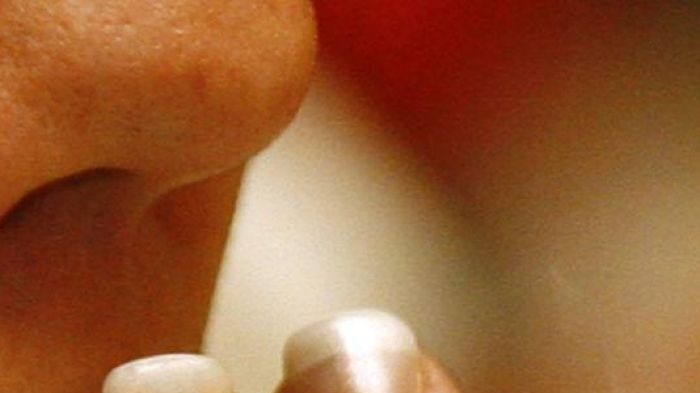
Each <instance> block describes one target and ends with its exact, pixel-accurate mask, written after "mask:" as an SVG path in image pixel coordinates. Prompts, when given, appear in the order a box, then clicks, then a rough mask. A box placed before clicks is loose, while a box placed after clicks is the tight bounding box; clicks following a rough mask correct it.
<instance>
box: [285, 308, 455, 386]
mask: <svg viewBox="0 0 700 393" xmlns="http://www.w3.org/2000/svg"><path fill="white" fill-rule="evenodd" d="M426 372H428V373H429V374H426ZM284 374H285V380H284V382H283V383H282V384H281V385H280V387H279V389H278V391H277V393H457V392H458V391H457V390H441V389H442V386H443V382H444V381H445V380H446V378H445V377H444V376H443V374H442V371H441V369H440V367H438V366H436V363H434V362H431V363H427V360H425V359H424V358H423V356H422V355H421V353H420V350H419V349H418V345H417V344H416V339H415V336H414V334H413V332H412V331H411V329H410V328H409V327H408V326H407V325H406V324H405V323H404V322H402V321H401V320H400V319H398V318H396V317H395V316H393V315H391V314H387V313H384V312H380V311H373V310H363V311H355V312H349V313H344V314H340V315H338V316H336V317H334V318H331V319H328V320H325V321H322V322H319V323H316V324H314V325H311V326H309V327H307V328H305V329H302V330H301V331H300V332H299V333H297V334H295V335H294V336H292V337H291V338H290V339H289V341H288V342H287V345H286V347H285V351H284ZM427 388H429V390H427Z"/></svg>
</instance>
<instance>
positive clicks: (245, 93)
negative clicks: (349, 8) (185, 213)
mask: <svg viewBox="0 0 700 393" xmlns="http://www.w3.org/2000/svg"><path fill="white" fill-rule="evenodd" d="M156 3H159V2H144V3H139V5H137V6H134V5H133V4H132V2H122V1H114V2H109V6H107V5H106V3H105V4H104V5H103V4H102V3H100V4H98V5H95V4H92V5H90V6H81V5H80V4H81V2H70V3H68V2H61V1H59V2H55V4H54V3H52V4H53V5H47V6H46V7H38V6H35V5H32V4H29V5H27V7H23V8H21V9H20V8H18V7H16V6H13V4H14V3H9V4H8V5H7V6H3V7H2V8H0V20H2V21H4V22H7V23H3V24H2V25H0V124H1V126H0V157H2V160H3V162H4V163H6V167H5V168H2V169H0V181H2V182H3V184H6V185H8V186H7V187H5V190H3V191H2V192H0V212H1V211H3V210H2V209H3V208H6V207H7V206H9V205H12V203H13V202H16V201H17V200H18V199H19V198H20V197H21V196H22V195H23V194H25V193H26V192H27V191H28V190H31V189H35V188H37V187H40V186H41V185H43V184H46V183H48V182H51V181H54V180H56V179H60V178H63V177H67V176H70V175H72V174H75V173H79V172H82V171H86V170H91V169H96V168H114V169H119V170H124V171H127V172H131V173H134V174H137V175H139V176H142V177H144V178H146V179H147V180H148V183H153V184H159V185H163V184H167V185H170V186H173V185H176V184H182V183H183V182H191V181H196V180H201V179H203V178H205V177H208V176H210V175H213V174H216V173H219V172H222V171H224V170H226V169H229V168H233V167H236V166H240V165H241V164H242V163H243V162H244V161H245V160H246V159H247V158H249V157H250V156H251V155H252V154H254V153H256V152H257V151H259V150H260V149H261V148H262V147H264V146H265V145H266V144H268V143H269V142H270V141H271V140H272V139H273V138H274V137H275V136H276V135H277V134H278V133H279V131H280V130H281V129H282V128H283V127H284V126H285V125H286V124H287V123H288V122H289V121H290V120H291V118H292V116H293V115H294V113H295V112H296V110H297V108H298V106H299V104H300V101H301V98H302V96H303V93H304V92H305V89H306V85H307V83H308V79H309V76H310V72H311V67H312V63H313V57H314V51H315V40H314V26H313V22H312V17H311V11H310V7H309V4H308V3H307V2H306V1H304V0H300V1H292V2H286V3H284V4H285V5H284V7H249V6H246V5H245V3H246V2H219V1H210V0H208V1H204V2H200V1H189V0H187V1H184V2H181V3H182V4H181V6H182V7H178V9H177V10H175V9H172V10H170V11H169V12H162V11H163V7H162V5H160V6H159V5H158V4H156ZM13 7H14V8H13ZM134 7H136V8H137V9H133V8H134ZM25 8H26V9H25ZM103 8H104V9H103ZM29 11H31V12H29ZM281 16H284V17H283V18H282V17H281Z"/></svg>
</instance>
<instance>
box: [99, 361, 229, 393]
mask: <svg viewBox="0 0 700 393" xmlns="http://www.w3.org/2000/svg"><path fill="white" fill-rule="evenodd" d="M102 392H103V393H231V392H232V388H231V381H230V379H229V377H228V375H227V373H226V372H225V371H224V369H223V368H222V367H221V366H220V365H219V364H218V363H217V362H216V361H215V360H213V359H211V358H209V357H206V356H202V355H192V354H172V355H161V356H154V357H149V358H144V359H140V360H136V361H133V362H130V363H127V364H124V365H122V366H120V367H117V368H115V369H114V370H112V372H110V374H109V375H108V376H107V378H106V379H105V383H104V387H103V390H102Z"/></svg>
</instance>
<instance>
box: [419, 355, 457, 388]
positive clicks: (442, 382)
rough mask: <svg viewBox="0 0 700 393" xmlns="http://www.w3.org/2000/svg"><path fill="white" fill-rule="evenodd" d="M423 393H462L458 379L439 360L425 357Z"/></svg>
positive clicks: (423, 363)
mask: <svg viewBox="0 0 700 393" xmlns="http://www.w3.org/2000/svg"><path fill="white" fill-rule="evenodd" d="M421 366H422V369H423V393H461V392H462V389H461V388H460V387H459V385H458V383H457V379H456V378H455V377H453V376H452V375H450V373H449V372H448V371H447V370H446V369H445V366H443V365H442V364H441V363H440V362H439V361H438V360H437V359H435V358H433V357H432V356H429V355H423V358H422V359H421Z"/></svg>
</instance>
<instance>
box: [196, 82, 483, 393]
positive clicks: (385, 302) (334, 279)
mask: <svg viewBox="0 0 700 393" xmlns="http://www.w3.org/2000/svg"><path fill="white" fill-rule="evenodd" d="M386 127H388V125H387V123H386V122H383V121H382V119H381V118H380V117H379V115H378V114H376V113H374V112H373V111H372V110H371V105H369V103H368V102H366V101H364V100H363V98H362V96H361V95H359V94H356V93H355V92H354V91H353V89H352V88H351V87H350V86H348V85H345V84H343V82H342V81H340V80H338V79H336V78H333V77H332V76H331V75H329V74H328V73H320V74H319V75H317V77H316V81H315V83H314V84H313V86H312V89H311V92H310V94H309V96H308V98H307V100H306V103H305V104H304V106H303V108H302V110H301V113H300V114H299V116H298V118H297V119H296V121H295V122H294V123H293V124H292V125H291V127H290V128H289V129H288V130H287V132H286V133H285V134H284V135H283V136H282V137H281V138H280V139H279V140H278V141H277V142H276V143H275V144H274V145H273V146H272V147H271V148H269V149H267V150H266V151H265V152H264V153H262V154H261V155H260V156H259V157H257V158H256V159H255V161H254V162H253V164H252V165H251V166H250V168H249V173H248V175H247V178H246V180H245V185H244V191H243V192H242V195H241V197H240V200H239V208H238V212H237V217H236V222H235V224H234V228H233V230H232V234H231V239H230V247H229V250H228V252H227V257H226V261H225V264H224V266H223V271H222V275H221V279H220V283H219V289H218V296H217V298H216V302H215V307H214V313H213V316H212V320H211V323H210V327H209V333H208V338H207V346H206V349H207V351H208V352H209V353H210V354H212V355H213V356H215V357H216V358H218V359H219V360H221V361H222V362H223V364H224V365H225V366H226V367H227V368H228V369H229V370H231V372H232V373H233V374H234V381H235V382H236V391H237V392H238V393H262V392H270V391H272V390H273V389H274V387H275V386H276V384H277V383H278V382H279V379H280V377H281V358H280V355H281V350H282V347H283V344H284V342H285V339H286V338H287V337H288V336H289V335H290V334H292V333H293V332H294V331H295V330H296V329H298V328H300V327H303V326H304V325H306V324H308V323H311V322H314V321H316V320H317V319H320V318H323V317H326V316H328V315H329V314H332V313H333V312H336V311H340V310H347V309H354V308H364V307H373V308H380V309H384V310H388V311H391V312H394V313H396V314H398V315H399V316H401V317H403V318H404V319H405V320H406V321H408V322H409V323H410V324H412V325H413V326H414V327H415V329H416V330H417V332H418V335H419V337H420V340H421V342H422V344H423V345H424V346H426V347H427V348H429V350H431V351H433V352H434V353H436V354H437V355H439V356H440V357H442V358H443V359H444V360H445V361H446V362H447V363H448V364H449V365H450V366H451V367H452V368H453V369H454V370H455V371H457V373H458V374H459V375H466V374H467V373H468V368H469V364H468V362H467V358H466V357H467V355H468V354H471V355H470V358H471V357H473V353H474V350H473V348H471V346H472V344H473V342H472V340H471V336H470V332H469V329H468V328H469V327H473V326H475V321H476V320H477V319H478V315H479V307H480V306H479V304H477V299H478V298H479V297H478V296H473V295H470V293H472V294H474V293H476V292H477V291H478V288H476V286H477V282H478V281H479V280H470V278H471V276H470V272H469V269H470V266H471V265H470V264H469V263H465V262H468V261H470V260H472V259H473V258H474V255H473V250H472V247H471V245H470V242H469V239H470V230H469V227H468V226H467V225H466V220H465V219H464V214H463V213H462V212H461V211H460V210H459V209H460V208H459V205H458V204H457V203H455V202H456V201H452V200H451V199H450V197H449V196H448V194H447V193H446V192H444V190H441V189H440V187H438V186H437V184H435V183H433V181H434V180H433V179H432V178H431V176H430V173H429V172H428V169H427V168H425V166H424V165H421V164H420V163H419V161H418V160H416V159H414V158H412V156H411V155H410V154H409V153H408V152H407V151H406V150H403V149H402V148H401V146H400V144H399V143H396V141H393V140H391V139H390V134H391V133H388V132H386V129H385V128H386ZM472 281H473V282H472Z"/></svg>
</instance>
